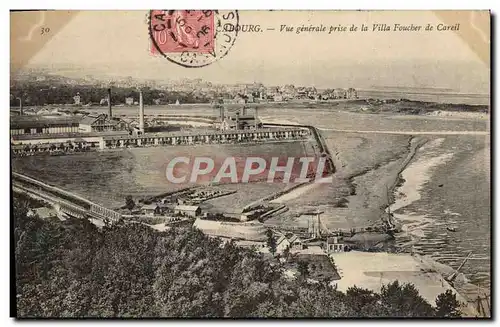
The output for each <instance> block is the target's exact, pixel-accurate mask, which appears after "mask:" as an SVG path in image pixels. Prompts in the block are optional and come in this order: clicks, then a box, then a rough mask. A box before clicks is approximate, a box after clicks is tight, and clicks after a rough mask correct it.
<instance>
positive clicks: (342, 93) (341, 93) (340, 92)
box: [333, 89, 347, 99]
mask: <svg viewBox="0 0 500 327" xmlns="http://www.w3.org/2000/svg"><path fill="white" fill-rule="evenodd" d="M333 97H334V98H335V99H345V98H346V97H347V92H346V90H344V89H335V90H333Z"/></svg>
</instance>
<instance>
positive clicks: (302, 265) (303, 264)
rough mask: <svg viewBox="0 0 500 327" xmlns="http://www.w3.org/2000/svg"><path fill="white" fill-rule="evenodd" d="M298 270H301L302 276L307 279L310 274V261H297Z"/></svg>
mask: <svg viewBox="0 0 500 327" xmlns="http://www.w3.org/2000/svg"><path fill="white" fill-rule="evenodd" d="M297 270H298V271H299V275H300V277H302V278H303V279H306V278H307V277H308V276H309V262H307V261H299V262H298V263H297Z"/></svg>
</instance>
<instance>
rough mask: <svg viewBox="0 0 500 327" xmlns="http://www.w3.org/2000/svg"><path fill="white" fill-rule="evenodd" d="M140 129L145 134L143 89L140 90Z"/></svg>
mask: <svg viewBox="0 0 500 327" xmlns="http://www.w3.org/2000/svg"><path fill="white" fill-rule="evenodd" d="M139 130H140V131H141V133H143V134H144V104H143V102H142V91H140V90H139Z"/></svg>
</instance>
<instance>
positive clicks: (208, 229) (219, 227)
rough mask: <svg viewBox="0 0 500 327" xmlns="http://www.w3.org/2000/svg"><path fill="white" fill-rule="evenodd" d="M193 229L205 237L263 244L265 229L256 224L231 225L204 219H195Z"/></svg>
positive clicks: (260, 224)
mask: <svg viewBox="0 0 500 327" xmlns="http://www.w3.org/2000/svg"><path fill="white" fill-rule="evenodd" d="M193 227H195V228H197V229H199V230H200V231H201V232H203V233H204V234H206V235H209V236H214V237H223V238H226V239H234V240H248V241H256V242H265V241H266V240H267V236H266V231H267V228H266V227H265V226H264V224H262V223H258V222H243V223H235V222H234V223H233V222H225V221H215V220H206V219H200V218H198V219H196V220H195V222H194V224H193Z"/></svg>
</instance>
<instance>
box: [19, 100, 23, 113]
mask: <svg viewBox="0 0 500 327" xmlns="http://www.w3.org/2000/svg"><path fill="white" fill-rule="evenodd" d="M19 114H20V115H21V116H22V115H23V99H21V98H19Z"/></svg>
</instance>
